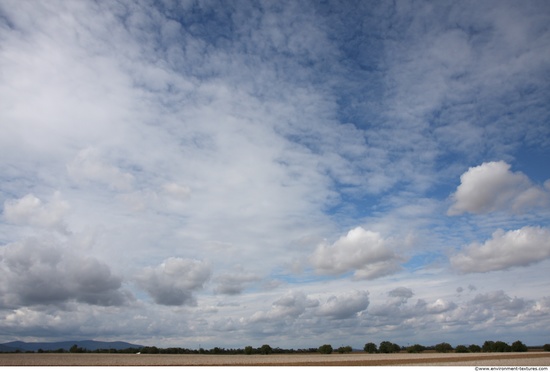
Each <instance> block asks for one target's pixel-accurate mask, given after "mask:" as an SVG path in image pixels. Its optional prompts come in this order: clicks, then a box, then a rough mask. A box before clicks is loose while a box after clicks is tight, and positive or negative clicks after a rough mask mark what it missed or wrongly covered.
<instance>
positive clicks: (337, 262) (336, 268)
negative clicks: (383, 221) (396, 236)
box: [310, 227, 401, 279]
mask: <svg viewBox="0 0 550 372" xmlns="http://www.w3.org/2000/svg"><path fill="white" fill-rule="evenodd" d="M392 248H393V243H392V242H391V241H389V240H387V239H384V238H383V237H382V236H381V235H380V234H379V233H377V232H374V231H369V230H364V229H363V228H362V227H356V228H354V229H352V230H350V231H349V232H348V233H347V235H345V236H342V237H340V238H339V239H338V240H337V241H336V242H334V244H327V243H326V242H323V243H321V244H319V245H318V246H317V249H316V250H315V252H314V253H313V255H312V256H311V258H310V259H311V263H312V264H313V266H314V267H315V269H316V270H317V272H319V273H321V274H329V275H339V274H343V273H346V272H349V271H353V272H354V278H355V279H374V278H378V277H381V276H385V275H390V274H393V273H395V272H397V271H398V270H400V266H399V263H400V262H401V258H400V257H398V256H397V255H396V254H395V253H394V251H393V249H392Z"/></svg>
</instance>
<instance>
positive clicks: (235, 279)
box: [214, 269, 261, 295]
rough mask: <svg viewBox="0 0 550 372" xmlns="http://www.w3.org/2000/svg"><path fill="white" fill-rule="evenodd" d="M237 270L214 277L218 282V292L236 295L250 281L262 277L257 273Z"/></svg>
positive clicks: (252, 281)
mask: <svg viewBox="0 0 550 372" xmlns="http://www.w3.org/2000/svg"><path fill="white" fill-rule="evenodd" d="M237 270H238V269H235V271H236V272H232V273H227V274H222V275H218V276H217V277H216V278H215V279H214V281H215V282H216V283H218V285H217V286H216V289H215V291H216V293H221V294H228V295H236V294H239V293H241V292H242V291H243V290H244V289H245V287H246V286H247V285H248V284H249V283H254V282H257V281H259V280H260V279H261V278H260V277H259V276H258V275H256V274H253V273H246V272H242V271H237ZM241 270H242V269H241Z"/></svg>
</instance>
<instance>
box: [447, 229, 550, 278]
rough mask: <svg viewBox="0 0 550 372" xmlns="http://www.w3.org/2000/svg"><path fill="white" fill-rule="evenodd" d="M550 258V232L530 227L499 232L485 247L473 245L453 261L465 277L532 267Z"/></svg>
mask: <svg viewBox="0 0 550 372" xmlns="http://www.w3.org/2000/svg"><path fill="white" fill-rule="evenodd" d="M548 258H550V230H548V229H547V228H543V227H531V226H526V227H523V228H521V229H519V230H511V231H504V230H501V229H499V230H497V231H495V232H494V233H493V235H492V238H491V239H489V240H487V241H485V243H483V244H480V243H472V244H470V245H467V246H466V247H464V248H463V249H462V250H461V251H460V252H459V253H457V254H455V255H454V256H452V257H451V258H450V261H451V265H452V266H453V267H454V268H455V269H457V270H459V271H461V272H464V273H472V272H481V273H484V272H488V271H494V270H505V269H508V268H512V267H517V266H529V265H532V264H535V263H537V262H540V261H541V260H545V259H548Z"/></svg>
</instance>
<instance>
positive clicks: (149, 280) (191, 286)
mask: <svg viewBox="0 0 550 372" xmlns="http://www.w3.org/2000/svg"><path fill="white" fill-rule="evenodd" d="M210 275H211V269H210V265H209V264H208V263H206V262H201V261H198V260H191V259H185V258H180V257H171V258H168V259H166V260H165V261H164V262H163V263H162V264H160V265H159V266H157V267H148V268H145V269H143V270H142V271H141V272H140V273H139V275H138V276H137V278H136V280H137V282H138V284H139V285H140V286H141V287H142V288H143V289H144V290H145V291H147V293H148V294H149V295H150V296H151V297H152V298H153V299H154V300H155V302H156V303H157V304H160V305H168V306H181V305H191V306H196V304H197V302H196V300H195V298H194V297H193V291H196V290H199V289H201V288H202V287H203V285H204V283H206V281H207V280H208V279H209V278H210Z"/></svg>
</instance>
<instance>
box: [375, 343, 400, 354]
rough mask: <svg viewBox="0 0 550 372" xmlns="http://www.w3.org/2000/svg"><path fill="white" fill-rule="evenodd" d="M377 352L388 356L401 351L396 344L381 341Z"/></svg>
mask: <svg viewBox="0 0 550 372" xmlns="http://www.w3.org/2000/svg"><path fill="white" fill-rule="evenodd" d="M378 351H379V352H380V353H385V354H389V353H398V352H400V351H401V347H400V346H399V345H397V344H394V343H392V342H390V341H382V342H381V343H380V346H379V347H378Z"/></svg>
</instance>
